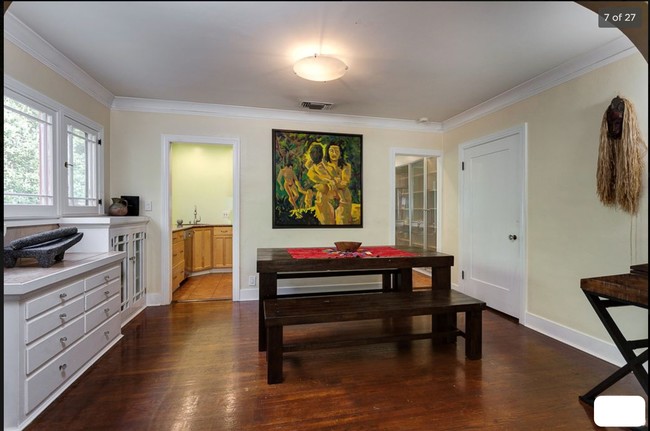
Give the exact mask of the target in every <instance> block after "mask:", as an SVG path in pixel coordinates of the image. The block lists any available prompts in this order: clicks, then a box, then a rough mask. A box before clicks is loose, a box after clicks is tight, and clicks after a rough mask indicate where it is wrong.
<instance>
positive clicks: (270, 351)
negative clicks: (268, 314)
mask: <svg viewBox="0 0 650 431" xmlns="http://www.w3.org/2000/svg"><path fill="white" fill-rule="evenodd" d="M282 343H283V341H282V326H267V328H266V344H267V346H266V367H267V376H266V379H267V383H268V384H269V385H272V384H274V383H282V359H283V358H282Z"/></svg>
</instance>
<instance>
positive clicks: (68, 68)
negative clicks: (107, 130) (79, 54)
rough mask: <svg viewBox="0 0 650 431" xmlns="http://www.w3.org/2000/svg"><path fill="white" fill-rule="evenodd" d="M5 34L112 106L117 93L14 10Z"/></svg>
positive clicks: (50, 66) (5, 22) (100, 100)
mask: <svg viewBox="0 0 650 431" xmlns="http://www.w3.org/2000/svg"><path fill="white" fill-rule="evenodd" d="M4 37H5V39H7V40H9V41H10V42H11V43H13V44H14V45H16V46H18V47H19V48H20V49H22V50H23V51H25V52H26V53H27V54H29V55H31V56H32V57H34V58H35V59H36V60H38V61H40V62H41V63H43V64H44V65H45V66H47V67H49V68H50V69H52V70H53V71H54V72H56V73H58V74H59V75H61V76H62V77H64V78H65V79H67V80H68V81H70V82H71V83H72V84H74V85H76V86H77V87H79V89H81V90H82V91H84V92H85V93H86V94H88V95H89V96H91V97H92V98H93V99H95V100H97V101H98V102H99V103H101V104H102V105H104V106H106V107H107V108H110V106H111V104H112V103H113V98H114V96H113V94H112V93H111V92H110V91H108V90H107V89H106V88H104V87H103V86H102V85H101V84H100V83H98V82H97V81H96V80H95V79H94V78H93V77H92V76H90V75H88V74H87V73H86V72H85V71H84V70H82V69H81V68H80V67H79V66H77V65H76V64H74V63H73V62H72V61H70V59H68V57H66V56H65V55H63V54H62V53H61V52H59V51H58V50H57V49H56V48H54V47H53V46H52V45H50V44H49V43H48V42H47V41H46V40H45V39H43V38H42V37H40V36H39V35H38V34H36V33H35V32H34V31H33V30H32V29H30V28H29V27H27V26H26V25H25V24H24V23H23V22H22V21H20V20H19V19H18V18H16V16H15V15H13V14H12V13H11V12H7V13H5V15H4Z"/></svg>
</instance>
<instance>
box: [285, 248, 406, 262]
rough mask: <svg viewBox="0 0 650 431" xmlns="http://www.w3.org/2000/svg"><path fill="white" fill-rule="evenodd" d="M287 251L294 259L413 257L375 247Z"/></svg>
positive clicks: (393, 250)
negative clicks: (348, 249)
mask: <svg viewBox="0 0 650 431" xmlns="http://www.w3.org/2000/svg"><path fill="white" fill-rule="evenodd" d="M287 251H288V252H289V254H290V255H291V257H293V258H294V259H338V258H346V257H362V258H363V257H406V256H415V254H413V253H409V252H408V251H402V250H398V249H396V248H394V247H388V246H376V247H361V248H359V250H357V251H351V252H350V251H338V250H337V249H336V248H320V247H310V248H288V249H287Z"/></svg>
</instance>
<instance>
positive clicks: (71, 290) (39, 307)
mask: <svg viewBox="0 0 650 431" xmlns="http://www.w3.org/2000/svg"><path fill="white" fill-rule="evenodd" d="M83 291H84V281H83V280H79V281H77V282H76V283H72V284H68V285H67V286H64V287H62V288H60V289H56V290H53V291H52V292H50V293H46V294H45V295H41V296H39V297H38V298H34V299H31V300H29V301H27V302H26V303H25V318H26V319H31V318H32V317H34V316H36V315H38V314H40V313H42V312H44V311H46V310H49V309H50V308H53V307H56V306H57V305H64V304H66V303H68V302H69V301H71V300H72V299H74V298H75V297H76V296H78V295H81V294H82V293H83Z"/></svg>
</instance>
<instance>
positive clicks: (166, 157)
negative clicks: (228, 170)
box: [160, 135, 240, 305]
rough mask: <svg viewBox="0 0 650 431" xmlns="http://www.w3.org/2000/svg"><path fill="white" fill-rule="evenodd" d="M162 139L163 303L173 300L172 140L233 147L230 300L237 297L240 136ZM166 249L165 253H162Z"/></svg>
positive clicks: (238, 297) (161, 277) (187, 136)
mask: <svg viewBox="0 0 650 431" xmlns="http://www.w3.org/2000/svg"><path fill="white" fill-rule="evenodd" d="M161 141H162V187H161V194H162V196H161V202H162V220H163V225H162V226H161V228H160V234H161V239H160V246H161V247H162V250H163V252H162V253H161V265H160V271H161V272H160V282H161V284H162V286H161V290H162V293H161V297H162V303H163V305H166V304H170V303H171V301H172V290H171V262H172V251H171V236H172V226H173V221H172V214H171V175H170V171H171V158H170V153H171V149H172V142H187V143H192V144H211V145H230V146H232V163H233V167H232V172H233V181H232V187H233V190H232V194H233V198H232V199H233V201H232V300H233V301H239V300H240V290H239V237H240V234H239V190H240V162H239V159H240V156H239V154H240V142H239V138H225V137H219V136H191V135H161ZM165 250H166V252H164V251H165Z"/></svg>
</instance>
